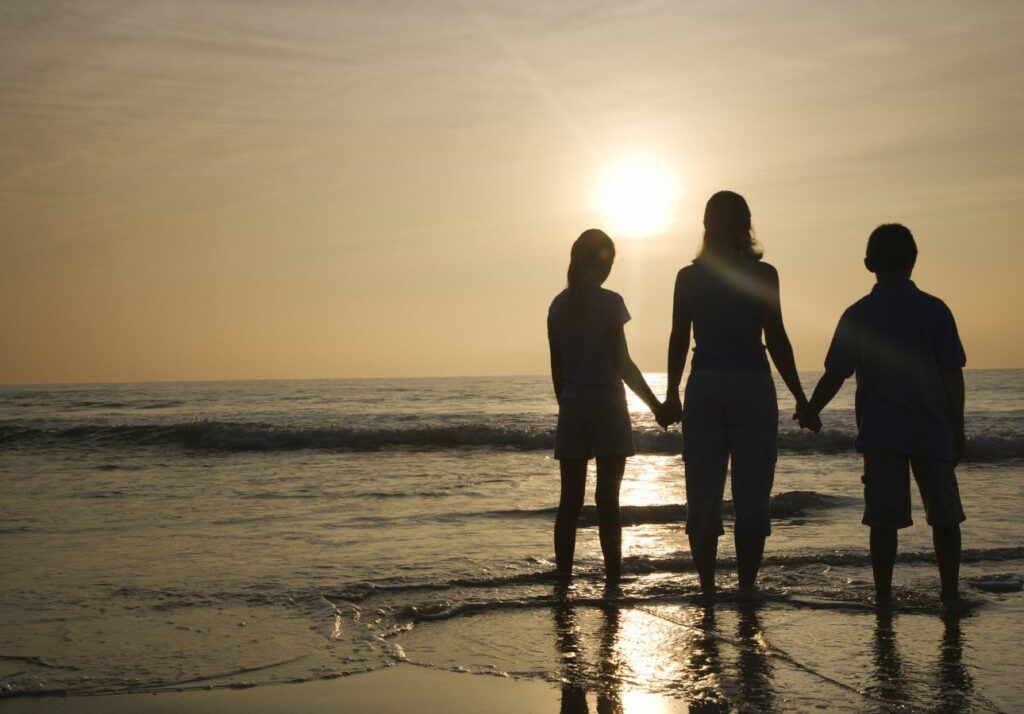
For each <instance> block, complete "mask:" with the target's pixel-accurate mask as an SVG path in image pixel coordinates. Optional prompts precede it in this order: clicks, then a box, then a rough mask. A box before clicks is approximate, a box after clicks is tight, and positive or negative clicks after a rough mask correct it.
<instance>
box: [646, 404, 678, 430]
mask: <svg viewBox="0 0 1024 714" xmlns="http://www.w3.org/2000/svg"><path fill="white" fill-rule="evenodd" d="M652 411H653V412H654V419H655V420H656V421H657V422H658V426H660V427H661V428H662V429H665V430H666V431H668V428H669V427H670V426H672V425H673V424H677V423H679V422H680V421H682V419H683V407H682V405H680V403H679V399H678V398H676V399H672V398H669V399H666V400H665V402H664V403H663V404H659V405H658V407H657V408H656V409H653V410H652Z"/></svg>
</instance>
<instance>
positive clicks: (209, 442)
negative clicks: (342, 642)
mask: <svg viewBox="0 0 1024 714" xmlns="http://www.w3.org/2000/svg"><path fill="white" fill-rule="evenodd" d="M634 441H635V443H636V448H637V451H638V452H639V453H643V454H673V453H678V452H679V449H680V436H679V432H664V431H661V430H653V429H638V430H636V431H635V432H634ZM853 441H854V434H853V433H852V432H849V431H844V430H825V431H822V432H821V433H819V434H811V433H809V432H806V431H793V430H785V431H782V432H781V433H780V434H779V442H778V443H779V449H781V450H783V451H791V452H811V453H837V452H842V451H849V450H852V448H853ZM554 443H555V434H554V430H553V429H551V428H529V427H527V428H523V427H505V426H495V425H444V424H437V425H422V426H408V427H393V428H356V427H348V426H323V427H287V426H279V425H274V424H265V423H258V422H231V421H214V420H193V421H188V422H179V423H173V424H114V425H102V424H87V425H81V426H73V427H65V428H56V427H55V428H45V427H29V426H20V425H10V424H8V425H3V426H0V448H16V447H18V446H22V445H28V446H31V445H45V446H60V445H62V444H67V445H88V444H95V445H100V446H108V447H109V446H119V445H125V446H159V445H168V446H178V447H181V448H185V449H196V450H211V451H286V450H299V449H314V450H315V449H320V450H332V451H378V450H382V449H411V450H424V451H427V450H443V449H458V448H498V449H514V450H520V451H542V450H547V449H552V448H554ZM966 456H967V458H969V459H974V460H981V461H999V460H1007V459H1019V458H1024V437H1021V436H1017V435H1007V434H999V435H974V436H971V437H969V438H968V444H967V455H966Z"/></svg>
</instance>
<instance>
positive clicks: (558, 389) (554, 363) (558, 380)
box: [548, 323, 565, 404]
mask: <svg viewBox="0 0 1024 714" xmlns="http://www.w3.org/2000/svg"><path fill="white" fill-rule="evenodd" d="M548 351H549V352H550V353H551V386H552V387H554V389H555V399H556V400H557V401H558V403H559V404H561V402H562V386H563V385H564V384H565V373H564V371H563V370H564V367H563V365H562V353H561V352H559V351H558V347H557V346H556V345H555V341H554V339H552V337H551V324H550V323H548Z"/></svg>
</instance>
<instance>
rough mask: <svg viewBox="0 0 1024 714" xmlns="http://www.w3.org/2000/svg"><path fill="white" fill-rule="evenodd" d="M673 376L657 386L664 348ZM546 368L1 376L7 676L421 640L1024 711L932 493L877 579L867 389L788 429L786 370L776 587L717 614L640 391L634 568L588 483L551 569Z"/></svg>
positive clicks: (474, 664)
mask: <svg viewBox="0 0 1024 714" xmlns="http://www.w3.org/2000/svg"><path fill="white" fill-rule="evenodd" d="M812 379H813V377H812V376H810V375H808V376H806V377H805V379H804V382H805V384H807V385H809V384H811V383H812ZM967 381H968V389H969V395H968V409H969V412H970V413H969V415H968V430H969V436H970V448H969V453H968V460H967V461H966V462H965V464H963V465H962V466H961V468H960V469H959V471H958V474H959V478H960V485H961V492H962V494H963V499H964V505H965V509H966V511H967V514H968V519H969V520H968V521H967V522H966V523H965V524H964V547H965V558H964V560H965V563H964V566H963V572H962V577H963V579H964V580H965V581H966V580H967V579H969V578H974V577H977V576H984V575H994V574H1000V573H1014V574H1017V575H1021V574H1024V546H1022V543H1021V528H1020V525H1019V519H1018V518H1017V515H1016V508H1014V507H1013V506H1014V505H1015V504H1017V503H1019V502H1020V501H1019V498H1020V497H1021V496H1022V495H1024V494H1022V490H1024V478H1022V474H1024V388H1022V387H1024V371H990V372H968V375H967ZM652 382H654V383H655V385H656V391H660V387H659V386H657V385H658V383H659V382H660V383H661V384H663V376H660V375H654V376H653V377H652ZM549 389H550V387H549V385H548V382H547V380H545V379H543V378H516V379H466V380H452V379H438V380H383V381H371V380H344V381H325V382H258V383H244V382H239V383H226V382H222V383H206V384H199V383H196V384H154V385H115V386H110V385H71V386H52V387H4V388H2V389H0V482H2V484H3V487H4V493H5V499H4V500H3V502H2V503H0V545H2V548H0V573H2V575H0V619H2V622H0V655H2V657H0V686H2V687H3V692H4V693H5V694H6V695H8V696H13V695H19V694H38V693H56V692H65V691H66V692H72V693H74V692H79V693H98V692H122V691H159V690H166V689H176V688H189V687H202V686H209V685H213V686H226V685H232V684H234V685H237V684H239V683H257V684H258V683H268V682H280V681H292V680H304V679H311V678H318V677H325V676H336V675H338V674H342V673H352V672H358V671H363V670H367V669H373V668H376V667H380V666H386V665H388V664H389V663H393V662H395V661H397V660H401V659H408V660H410V661H415V662H418V663H421V664H425V665H428V666H436V667H444V668H452V669H459V668H461V669H466V670H469V671H474V672H480V673H492V674H493V673H499V674H507V675H510V676H517V677H533V678H542V679H545V680H548V681H552V682H562V681H563V680H564V683H565V687H566V689H565V696H566V697H568V700H569V701H572V700H573V698H574V697H578V694H579V691H580V690H581V689H582V690H588V691H590V692H591V693H592V694H593V692H595V691H598V692H604V693H605V695H607V696H608V697H610V698H611V699H612V700H614V701H613V702H612V703H613V704H614V702H615V701H617V702H618V705H616V706H621V707H622V708H624V710H625V711H631V708H630V707H631V706H633V707H636V706H639V705H637V704H635V702H638V701H641V700H642V697H643V695H644V693H649V692H663V693H669V694H671V695H673V696H679V697H681V698H684V699H687V700H689V701H693V702H695V703H703V704H705V705H707V706H709V707H712V706H728V705H732V706H734V707H741V708H743V707H747V708H753V707H756V708H760V709H763V710H769V711H770V710H773V709H778V710H788V711H800V710H805V709H808V708H813V707H815V706H819V705H827V706H829V707H830V708H839V709H845V710H847V711H863V710H865V709H872V708H876V709H878V710H881V711H888V710H890V709H886V707H890V708H891V707H892V706H893V705H894V702H895V704H899V705H901V706H909V707H911V709H910V710H913V707H917V708H919V709H927V710H934V709H935V708H936V707H938V706H940V704H936V702H935V701H934V700H933V696H934V694H933V693H934V692H935V691H942V692H945V694H943V697H942V702H946V701H947V700H948V701H949V702H952V703H953V704H949V706H948V708H947V709H946V710H949V711H962V710H975V711H990V710H1002V711H1012V710H1013V709H1014V707H1015V706H1016V702H1019V701H1021V699H1022V697H1024V687H1022V685H1021V684H1020V681H1021V679H1022V678H1021V676H1020V675H1021V673H1022V672H1024V667H1022V665H1024V660H1022V657H1021V655H1020V651H1019V648H1018V647H1017V643H1016V641H1015V637H1016V633H1017V632H1019V628H1020V625H1021V624H1022V619H1021V615H1022V606H1021V603H1022V596H1021V594H1020V593H1007V594H993V593H986V592H981V591H976V590H973V589H972V588H970V587H969V586H968V585H967V584H966V582H965V583H964V591H965V592H966V593H967V594H968V598H969V601H970V607H969V608H968V611H967V613H966V614H965V616H964V617H962V618H948V617H947V618H945V619H944V618H943V617H942V615H941V611H940V609H939V607H938V604H937V603H936V601H935V590H936V587H937V574H936V572H935V569H934V566H933V565H932V563H931V542H930V541H931V537H930V531H929V529H928V528H927V527H926V526H925V525H924V523H923V513H922V512H921V511H920V509H918V510H916V511H915V518H917V519H918V522H917V523H916V524H915V526H913V527H912V528H910V529H907V530H906V531H903V532H902V533H901V542H900V544H901V562H900V564H899V565H898V566H897V570H896V577H895V581H896V586H897V591H898V600H899V602H900V606H899V608H898V610H897V613H896V615H895V616H894V617H893V618H891V622H883V621H881V620H880V619H879V617H878V616H877V615H876V614H875V613H874V612H872V611H870V609H869V608H868V607H867V605H866V603H868V602H869V599H870V598H869V595H870V592H871V576H870V567H869V564H868V560H867V554H866V540H867V534H866V530H865V529H864V528H863V527H862V526H860V525H859V520H860V508H861V505H860V504H861V501H860V481H859V475H860V463H859V460H858V458H857V456H856V455H855V454H854V453H852V449H851V444H852V404H851V399H852V395H851V391H852V390H849V389H846V390H844V392H843V393H842V394H841V395H840V397H839V398H838V399H837V402H836V405H835V408H834V409H832V408H830V409H829V410H828V411H826V413H825V415H824V418H825V422H826V433H825V434H823V435H818V436H815V435H810V434H799V433H797V432H795V431H794V430H793V427H792V425H791V424H790V423H789V422H788V416H787V415H786V412H787V411H789V410H790V407H791V405H790V404H789V403H788V402H787V401H786V400H785V399H782V400H780V411H781V412H782V416H781V417H780V421H781V423H782V428H783V432H782V435H781V438H780V444H781V451H780V460H779V465H778V471H777V476H776V484H775V489H774V494H775V501H774V503H773V528H774V533H773V536H772V538H771V539H770V540H769V543H768V551H767V558H766V562H765V567H764V570H763V573H762V583H763V586H764V588H765V590H766V591H767V593H768V594H769V597H768V599H767V600H766V601H765V602H763V603H761V604H760V605H758V606H756V607H753V606H749V605H747V604H744V603H737V602H733V601H732V600H730V599H729V597H728V596H726V597H725V598H724V599H723V601H722V602H720V603H719V604H718V606H717V607H716V608H715V609H714V610H713V611H712V612H710V614H709V611H708V610H706V609H705V608H703V607H702V606H701V605H700V604H699V603H698V602H696V601H695V598H694V595H695V591H696V588H695V577H694V574H693V572H692V569H691V567H690V561H689V557H688V553H687V550H686V543H685V536H684V534H683V532H682V519H683V518H684V517H685V516H684V514H685V498H684V494H683V484H682V463H681V460H680V459H679V457H678V455H677V449H678V444H679V434H678V431H674V432H672V433H669V434H664V433H661V432H659V431H658V430H657V428H656V426H655V425H654V424H653V422H652V421H651V419H650V417H649V416H648V415H644V414H643V413H642V412H641V411H640V410H641V409H642V407H641V405H639V404H636V403H634V404H633V407H634V409H635V411H636V414H635V420H634V423H635V424H636V428H637V443H638V447H639V449H640V451H641V453H640V454H639V455H638V456H636V457H634V458H633V459H631V460H630V462H629V465H628V467H627V475H626V480H625V481H624V483H623V491H622V503H623V505H624V517H625V519H626V522H627V523H628V524H630V525H628V526H627V527H626V529H625V531H624V542H623V545H624V552H625V553H626V556H627V560H626V568H627V570H629V571H630V572H632V573H634V574H635V575H636V576H637V579H636V580H635V581H634V582H631V583H628V584H627V586H626V588H625V591H624V593H623V594H622V597H621V598H619V599H617V600H615V601H614V604H609V602H608V601H607V600H605V599H603V595H604V593H603V591H602V588H601V584H600V579H599V578H598V577H596V576H597V574H598V573H599V572H600V551H599V548H598V544H597V538H596V529H594V528H593V527H592V526H591V525H589V524H592V522H593V521H592V519H590V520H588V514H586V513H585V514H584V519H583V524H584V527H583V528H582V530H581V532H580V536H579V545H578V547H577V563H578V570H579V572H580V573H581V574H582V577H581V578H579V579H578V581H577V584H576V585H575V586H574V587H573V589H572V590H571V591H569V592H556V591H555V589H554V588H553V586H552V584H550V583H549V582H548V581H547V580H546V578H545V576H544V573H545V572H546V571H548V570H550V568H551V567H552V562H551V558H552V555H551V523H552V520H553V515H554V512H553V507H554V506H555V504H556V503H557V498H558V484H557V463H556V462H554V461H553V460H552V459H551V457H550V451H549V449H550V446H551V443H552V429H553V426H554V411H555V410H554V404H553V400H551V399H550V397H549V396H548V391H549ZM781 393H782V391H781V389H780V394H781ZM728 528H729V526H728V525H727V530H728ZM729 541H730V539H729V538H724V539H723V541H722V545H721V552H720V557H721V559H722V563H723V569H722V575H721V577H720V581H721V584H722V585H723V586H724V587H725V588H726V590H727V591H728V589H729V588H731V587H733V586H734V585H735V580H734V577H733V576H732V575H731V574H730V572H729V569H730V565H731V557H732V547H731V543H730V542H729ZM588 574H593V575H594V576H595V577H593V578H591V577H588ZM609 620H611V624H609ZM566 623H569V624H566ZM573 623H576V624H573ZM602 648H604V649H606V650H607V651H608V652H612V653H613V655H614V656H607V655H602V654H601V652H602V651H603V650H602ZM577 651H578V653H579V654H578V655H573V656H569V655H568V654H567V652H568V653H572V652H577ZM570 660H571V661H572V662H569V661H570ZM569 664H572V666H569ZM893 682H896V683H897V684H898V685H899V686H896V685H895V684H893ZM936 687H938V688H939V689H938V690H936V689H935V688H936ZM602 696H604V695H602ZM591 698H593V697H591ZM631 698H632V699H631ZM630 701H633V702H634V705H630V704H629V702H630ZM727 703H728V704H727ZM954 705H955V706H954ZM941 707H947V705H946V704H944V703H942V704H941ZM941 707H940V708H941ZM638 710H639V709H638Z"/></svg>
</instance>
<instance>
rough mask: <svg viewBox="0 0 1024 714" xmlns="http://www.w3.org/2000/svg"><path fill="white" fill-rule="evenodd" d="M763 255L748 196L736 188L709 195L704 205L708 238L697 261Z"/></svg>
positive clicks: (758, 258)
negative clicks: (740, 193) (752, 219)
mask: <svg viewBox="0 0 1024 714" xmlns="http://www.w3.org/2000/svg"><path fill="white" fill-rule="evenodd" d="M763 255H764V250H763V249H762V248H761V244H760V243H758V242H757V239H756V238H754V228H753V226H752V225H751V222H750V207H749V206H747V201H746V199H744V198H743V196H741V195H739V194H738V193H734V192H732V191H719V192H718V193H716V194H715V195H713V196H712V197H711V198H709V199H708V204H707V206H706V207H705V208H704V240H703V242H702V243H701V247H700V253H698V254H697V258H696V259H695V260H700V259H702V258H709V259H718V260H720V261H733V260H736V259H738V258H749V259H750V260H761V257H762V256H763Z"/></svg>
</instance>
